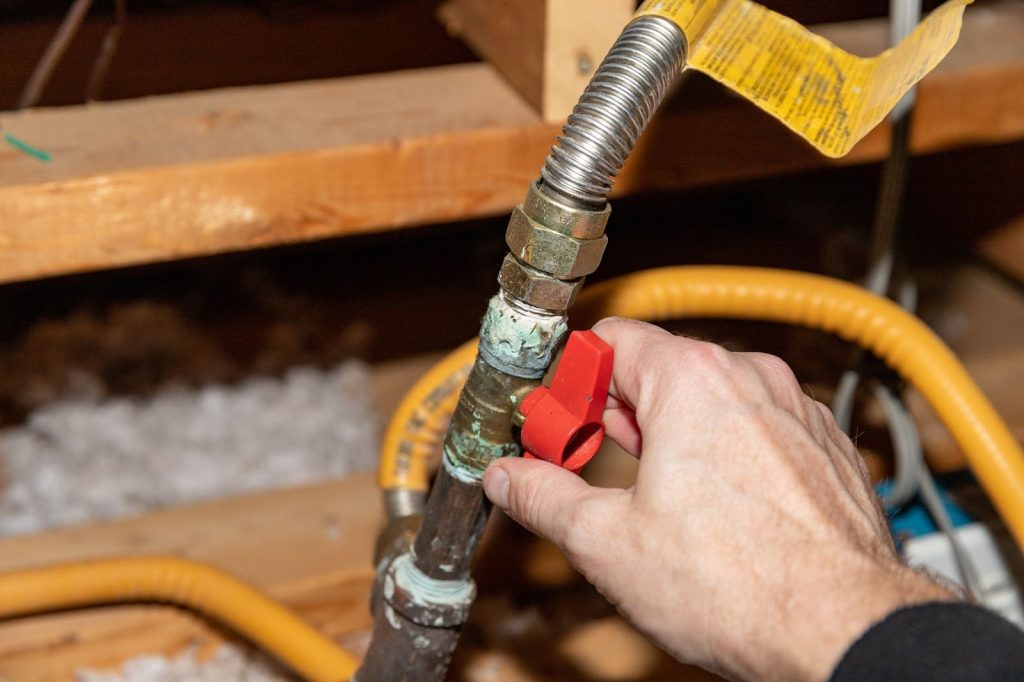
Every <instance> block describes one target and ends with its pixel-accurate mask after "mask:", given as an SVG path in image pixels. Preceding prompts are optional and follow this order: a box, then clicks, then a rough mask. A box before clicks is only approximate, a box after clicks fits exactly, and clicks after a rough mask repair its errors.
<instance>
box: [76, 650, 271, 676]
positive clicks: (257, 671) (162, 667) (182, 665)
mask: <svg viewBox="0 0 1024 682" xmlns="http://www.w3.org/2000/svg"><path fill="white" fill-rule="evenodd" d="M290 679H291V678H289V677H287V676H286V673H283V672H281V671H279V670H278V669H277V668H276V666H274V665H273V664H272V663H270V662H269V661H267V660H266V659H265V658H263V657H262V656H261V655H259V654H256V653H252V652H249V651H243V650H241V649H239V648H238V647H235V646H232V645H230V644H225V645H224V646H222V647H220V648H219V649H217V652H216V653H215V654H214V655H213V657H212V658H210V659H209V660H205V661H202V662H200V661H199V660H198V658H197V657H196V652H195V651H194V650H193V649H186V650H185V651H183V652H182V653H180V654H178V655H177V656H175V657H173V658H166V657H164V656H138V657H136V658H133V659H131V660H129V661H125V663H124V664H122V666H121V668H120V669H119V670H114V671H100V670H80V671H78V673H77V674H76V675H75V682H288V681H289V680H290Z"/></svg>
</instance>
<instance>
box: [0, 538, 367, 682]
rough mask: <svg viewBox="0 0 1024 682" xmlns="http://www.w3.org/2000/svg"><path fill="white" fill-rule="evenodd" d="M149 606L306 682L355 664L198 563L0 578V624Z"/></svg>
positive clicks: (66, 568) (340, 674)
mask: <svg viewBox="0 0 1024 682" xmlns="http://www.w3.org/2000/svg"><path fill="white" fill-rule="evenodd" d="M154 601H155V602H164V603H168V604H175V605H177V606H182V607H185V608H189V609H194V610H196V611H199V612H201V613H203V614H205V615H207V616H210V617H211V618H213V619H215V620H218V621H220V622H221V623H223V624H225V625H227V626H228V627H230V628H231V629H232V630H234V631H236V632H238V633H239V634H241V635H243V636H245V637H246V638H247V639H249V640H250V641H252V642H253V643H254V644H256V645H258V646H259V647H261V648H263V649H265V650H266V651H269V652H271V653H272V654H274V655H275V656H277V658H279V659H280V660H281V661H282V662H283V663H285V664H286V665H288V666H289V667H290V668H292V669H293V670H294V671H295V672H297V673H298V674H299V675H301V676H302V677H303V678H305V679H308V680H314V681H315V682H340V681H341V680H347V679H349V678H350V677H351V676H352V675H353V673H355V670H356V667H357V665H358V659H357V658H356V657H354V656H353V655H351V654H349V653H348V652H347V651H345V650H344V649H342V648H341V647H339V646H338V645H337V644H335V643H334V642H332V641H331V640H330V639H328V638H327V637H325V636H323V635H322V634H320V633H319V632H318V631H317V630H315V629H313V628H312V627H311V626H309V625H308V624H306V623H305V622H303V621H302V619H300V618H299V617H298V616H297V615H295V614H294V613H293V612H292V611H290V610H289V609H287V608H285V607H284V606H281V605H280V604H278V603H276V602H274V601H273V600H271V599H270V598H268V597H266V596H264V595H263V594H261V593H260V592H259V591H257V590H256V589H255V588H253V587H250V586H249V585H246V584H245V583H243V582H241V581H240V580H238V579H236V578H233V577H231V576H229V575H227V574H226V573H223V572H221V571H218V570H217V569H215V568H211V567H210V566H205V565H203V564H198V563H195V562H191V561H186V560H183V559H177V558H173V557H132V558H122V559H104V560H97V561H85V562H80V563H71V564H64V565H60V566H54V567H51V568H36V569H31V570H26V571H18V572H13V573H7V574H4V575H0V618H9V617H12V616H20V615H26V614H30V613H39V612H43V611H54V610H59V609H70V608H78V607H82V606H95V605H98V604H112V603H123V602H154Z"/></svg>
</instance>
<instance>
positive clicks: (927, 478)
mask: <svg viewBox="0 0 1024 682" xmlns="http://www.w3.org/2000/svg"><path fill="white" fill-rule="evenodd" d="M889 13H890V30H891V44H892V45H896V44H898V43H899V42H900V40H902V39H903V37H904V36H906V35H907V34H908V33H910V32H911V31H913V29H914V27H915V26H916V25H917V24H918V22H919V21H920V19H921V0H891V1H890V5H889ZM915 98H916V88H912V89H911V90H910V91H909V92H908V93H907V95H906V96H905V97H904V98H903V99H902V100H901V101H900V103H899V104H897V106H896V108H894V109H893V111H892V112H891V113H890V115H889V119H890V121H891V123H892V133H891V145H890V153H889V156H888V158H887V159H886V162H885V166H884V168H883V170H882V183H881V187H880V189H879V197H878V203H877V206H876V209H875V220H874V226H873V229H872V233H871V248H870V257H869V263H870V265H869V267H868V274H867V277H866V279H865V287H866V288H867V289H869V290H870V291H872V292H874V293H876V294H878V295H879V296H885V295H887V293H888V291H889V289H890V287H891V285H892V279H893V270H894V268H895V261H896V241H897V235H898V232H899V225H900V221H901V217H902V212H903V197H904V189H905V185H906V176H907V165H908V161H909V148H910V144H909V142H910V114H911V113H912V111H913V107H914V101H915ZM899 299H900V305H901V306H902V307H904V308H905V309H907V310H909V311H914V310H915V309H916V307H917V288H916V286H914V283H913V281H912V280H909V279H908V280H906V281H905V282H904V283H903V284H902V285H901V288H900V293H899ZM859 364H860V363H859ZM860 382H861V370H860V368H854V369H850V370H847V371H846V372H844V373H843V375H842V377H840V380H839V384H838V385H837V387H836V393H835V397H834V398H833V401H832V412H833V414H834V416H835V419H836V423H837V424H838V425H839V427H840V428H841V429H843V430H844V431H847V432H849V430H850V426H851V421H852V419H853V405H854V402H855V400H856V395H857V389H858V387H859V385H860ZM874 395H875V399H876V400H877V401H878V402H879V403H880V404H881V405H882V408H883V410H884V412H885V415H886V422H887V425H888V428H889V432H890V437H891V439H892V446H893V456H894V460H895V467H894V476H893V480H892V485H891V486H890V487H889V489H888V490H887V491H886V492H885V494H883V495H882V501H883V502H884V504H885V505H886V506H887V507H900V506H902V505H904V504H906V503H907V502H909V501H910V500H912V499H913V498H914V497H915V496H918V495H919V496H920V499H921V502H922V503H923V504H924V506H925V508H926V509H927V510H928V513H929V515H930V516H931V517H932V519H933V520H934V522H935V525H936V527H938V529H939V531H940V532H942V533H943V534H944V535H945V536H946V537H947V538H948V539H949V542H950V547H951V548H952V550H953V556H954V559H955V561H956V565H957V569H958V572H959V574H960V578H961V583H962V584H963V586H964V587H965V588H966V589H967V590H968V591H969V592H970V593H971V594H972V595H973V596H974V597H975V598H977V599H979V600H981V599H983V598H984V591H983V590H982V585H981V583H980V580H979V578H978V574H977V571H976V570H975V567H974V564H973V562H972V561H971V559H970V556H969V554H968V553H967V551H966V549H965V548H964V546H963V543H961V542H960V539H959V537H958V536H957V534H956V529H955V528H954V526H953V521H952V519H951V518H950V515H949V512H948V510H947V509H946V505H945V503H944V502H943V500H942V497H941V495H940V494H939V491H938V485H937V484H936V482H935V479H934V478H933V477H932V474H931V472H930V471H929V470H928V466H927V464H926V463H925V461H924V455H923V453H922V450H921V438H920V435H919V434H918V431H917V426H916V424H915V423H914V420H913V417H912V416H911V415H910V412H909V411H908V410H907V408H906V405H905V404H904V402H903V400H902V398H901V397H900V396H899V395H898V393H897V392H896V391H895V390H894V389H893V388H891V387H890V386H888V385H886V384H885V383H884V382H878V383H877V384H876V386H875V389H874Z"/></svg>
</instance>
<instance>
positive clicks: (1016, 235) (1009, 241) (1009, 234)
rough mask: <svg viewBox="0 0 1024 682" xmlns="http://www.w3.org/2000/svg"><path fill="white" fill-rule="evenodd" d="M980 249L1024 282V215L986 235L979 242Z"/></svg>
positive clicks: (997, 264) (1007, 272)
mask: <svg viewBox="0 0 1024 682" xmlns="http://www.w3.org/2000/svg"><path fill="white" fill-rule="evenodd" d="M978 251H980V252H981V255H982V256H984V257H985V259H986V260H988V261H990V262H991V263H992V264H993V265H995V266H996V267H998V268H999V269H1001V270H1003V271H1004V272H1005V273H1006V274H1008V275H1010V276H1011V277H1014V278H1016V280H1017V281H1018V282H1022V283H1024V215H1021V216H1018V217H1017V218H1016V219H1015V220H1011V221H1010V222H1009V223H1007V224H1006V225H1004V226H1003V227H1001V228H999V229H998V230H996V231H995V232H993V233H992V234H988V235H985V238H984V239H982V240H981V242H980V243H979V244H978Z"/></svg>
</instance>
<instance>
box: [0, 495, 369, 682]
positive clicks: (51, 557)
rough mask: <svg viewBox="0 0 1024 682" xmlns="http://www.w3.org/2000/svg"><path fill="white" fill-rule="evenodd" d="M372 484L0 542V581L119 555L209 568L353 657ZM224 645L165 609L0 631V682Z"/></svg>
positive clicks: (359, 634) (364, 610) (127, 609)
mask: <svg viewBox="0 0 1024 682" xmlns="http://www.w3.org/2000/svg"><path fill="white" fill-rule="evenodd" d="M379 509H380V503H379V498H378V495H377V490H376V486H375V485H374V484H373V481H372V477H371V476H369V475H363V476H354V477H351V478H347V479H343V480H340V481H335V482H331V483H323V484H319V485H313V486H305V487H301V488H296V489H292V490H284V491H276V492H269V493H262V494H257V495H250V496H246V497H240V498H235V499H229V500H221V501H216V502H210V503H207V504H200V505H194V506H190V507H180V508H175V509H169V510H166V511H161V512H156V513H153V514H148V515H145V516H142V517H138V518H133V519H126V520H123V521H114V522H108V523H101V524H97V525H93V526H84V527H71V528H67V529H64V530H60V531H55V532H51V533H46V534H42V535H31V536H25V537H16V538H9V539H6V540H2V541H0V548H2V550H0V570H15V569H24V568H29V567H32V566H41V565H47V564H54V563H60V562H67V561H75V560H81V559H90V558H99V557H105V556H114V555H122V554H155V553H160V554H164V553H166V554H173V555H176V556H182V557H188V558H191V559H195V560H199V561H204V562H208V563H210V564H212V565H214V566H217V567H219V568H222V569H224V570H226V571H229V572H231V573H233V574H234V575H237V576H239V577H240V578H243V579H245V580H248V581H250V582H252V583H253V584H255V585H257V586H258V587H260V588H262V589H264V590H266V591H268V592H269V593H270V594H271V595H273V596H275V597H277V598H279V599H282V600H283V601H284V602H285V603H287V604H289V605H290V606H292V607H293V608H295V609H297V610H298V611H299V612H300V613H302V614H303V615H304V616H305V617H306V618H307V620H309V621H310V622H311V623H313V624H314V625H316V626H317V627H319V628H320V629H321V630H322V631H323V632H325V633H327V634H328V635H330V636H332V637H335V638H337V639H338V640H339V641H342V642H346V643H348V644H349V645H350V646H354V647H357V646H359V643H360V642H361V641H363V640H365V635H366V633H367V632H368V629H369V626H370V616H369V610H368V607H367V603H368V602H367V599H368V595H369V589H370V585H371V582H372V579H373V572H372V568H371V556H372V547H373V542H374V539H375V538H376V533H377V530H378V527H379V524H380V523H381V520H380V519H381V516H380V513H379ZM224 638H225V633H224V632H222V631H220V630H219V629H217V628H215V627H213V626H212V625H211V624H210V623H208V622H206V621H204V620H202V619H201V618H198V617H196V616H194V615H192V614H188V613H185V612H182V611H178V610H176V609H173V608H169V607H163V606H116V607H104V608H97V609H88V610H84V611H76V612H70V613H58V614H48V615H43V616H33V617H29V618H18V619H14V620H9V621H5V622H2V623H0V678H3V679H10V680H22V681H24V682H44V681H45V680H71V679H74V672H75V670H76V669H78V668H81V667H99V668H103V667H111V666H116V665H119V664H120V662H121V661H122V660H123V659H125V658H127V657H131V656H137V655H139V654H142V653H156V654H174V653H176V652H177V651H180V650H181V649H182V648H184V647H185V646H187V645H190V644H192V645H196V646H199V647H200V648H201V649H203V650H206V651H209V650H211V649H212V648H214V647H215V646H216V645H217V644H218V643H220V642H222V641H224Z"/></svg>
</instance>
